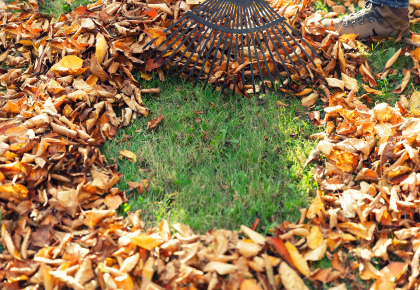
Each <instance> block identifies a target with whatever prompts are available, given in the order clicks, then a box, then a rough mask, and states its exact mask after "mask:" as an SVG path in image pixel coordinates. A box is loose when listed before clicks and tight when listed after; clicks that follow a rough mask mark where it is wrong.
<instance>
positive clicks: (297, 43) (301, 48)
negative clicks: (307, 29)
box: [280, 24, 319, 73]
mask: <svg viewBox="0 0 420 290" xmlns="http://www.w3.org/2000/svg"><path fill="white" fill-rule="evenodd" d="M280 27H282V28H283V30H284V31H286V33H287V35H289V37H291V38H293V36H292V35H291V34H290V32H289V31H288V30H287V29H286V28H284V27H283V26H282V25H281V24H280ZM294 42H295V43H296V45H297V46H299V48H300V50H301V51H302V52H303V54H304V55H305V56H306V57H307V58H308V60H310V61H311V62H312V63H313V64H314V65H315V66H316V64H315V63H314V61H313V59H312V58H311V57H310V56H309V54H308V53H307V52H306V50H305V49H304V48H303V47H302V45H301V44H300V43H299V42H297V41H294ZM308 47H309V48H310V49H311V50H312V51H314V52H315V50H313V48H312V47H310V46H308ZM315 54H316V55H318V54H317V53H316V52H315ZM296 56H297V57H298V58H299V60H300V62H302V60H301V58H300V57H299V55H298V54H296ZM318 56H319V55H318ZM304 66H305V68H306V65H304ZM306 71H307V72H308V73H309V71H308V69H307V68H306Z"/></svg>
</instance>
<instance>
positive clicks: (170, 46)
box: [147, 19, 194, 58]
mask: <svg viewBox="0 0 420 290" xmlns="http://www.w3.org/2000/svg"><path fill="white" fill-rule="evenodd" d="M183 20H187V21H185V22H184V23H182V25H180V26H179V27H178V28H177V29H176V30H175V31H174V32H173V33H171V34H170V35H168V36H167V37H166V39H170V38H171V37H172V36H173V35H175V33H177V32H178V31H179V30H180V29H181V28H182V27H184V26H185V25H186V24H188V23H190V22H191V23H190V25H189V26H188V27H187V28H186V29H185V30H184V31H183V32H182V33H181V34H180V35H181V36H178V38H177V39H176V40H175V41H174V42H172V43H171V44H170V45H168V48H167V49H166V50H165V51H164V52H166V51H168V49H170V48H172V45H174V43H176V42H177V41H178V39H179V38H180V37H182V35H184V34H185V33H186V32H187V31H188V30H189V29H190V28H191V27H192V26H193V25H194V20H189V19H183ZM156 39H158V37H156V38H154V39H153V40H152V41H150V42H149V43H148V44H147V45H149V44H151V43H152V42H154V41H155V40H156ZM165 42H166V41H165ZM163 43H164V42H162V43H161V44H160V45H159V46H157V47H155V48H154V49H153V50H152V51H150V52H149V53H148V54H147V56H148V57H149V56H150V55H152V54H153V53H154V52H155V51H156V50H158V49H159V47H160V46H161V45H162V44H163ZM157 58H160V56H159V57H157Z"/></svg>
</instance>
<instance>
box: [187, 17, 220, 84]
mask: <svg viewBox="0 0 420 290" xmlns="http://www.w3.org/2000/svg"><path fill="white" fill-rule="evenodd" d="M220 12H221V11H220ZM220 12H219V13H217V14H216V15H215V16H214V17H213V18H214V19H212V21H216V18H217V20H219V16H220V17H223V15H224V13H220ZM209 28H210V27H208V28H207V30H208V29H209ZM206 33H207V31H206ZM206 33H204V34H203V35H202V36H201V39H200V40H199V41H198V42H199V43H200V42H201V41H202V39H203V38H204V37H205V35H206ZM208 40H209V38H207V41H208ZM207 41H206V44H207ZM197 48H198V46H196V47H195V48H194V50H193V52H195V50H196V49H197ZM203 51H204V46H203V49H202V50H201V51H200V54H199V56H198V57H197V59H196V60H195V62H194V65H193V67H192V69H191V71H190V73H189V75H188V77H187V78H186V80H185V81H187V80H188V79H189V78H190V77H191V75H192V73H193V72H194V70H195V67H196V65H197V63H198V60H199V59H200V57H201V55H202V54H203ZM191 57H192V54H191V55H190V58H189V59H188V61H187V62H186V63H185V65H184V67H183V68H182V70H181V71H180V73H179V74H181V73H182V72H183V71H184V69H185V68H186V67H187V65H188V64H189V62H190V59H191ZM204 64H205V63H203V66H202V67H204Z"/></svg>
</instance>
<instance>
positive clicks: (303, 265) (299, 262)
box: [284, 241, 310, 276]
mask: <svg viewBox="0 0 420 290" xmlns="http://www.w3.org/2000/svg"><path fill="white" fill-rule="evenodd" d="M284 245H285V246H286V249H287V251H289V254H290V256H291V257H292V261H293V264H294V265H295V267H296V269H298V270H299V272H301V273H302V274H303V275H305V276H307V275H309V272H310V271H309V267H308V263H307V262H306V260H305V259H304V258H303V257H302V255H301V254H300V253H299V251H298V249H296V247H295V246H293V245H292V244H291V243H290V242H289V241H287V242H286V243H285V244H284Z"/></svg>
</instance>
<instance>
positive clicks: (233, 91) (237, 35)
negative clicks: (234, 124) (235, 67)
mask: <svg viewBox="0 0 420 290" xmlns="http://www.w3.org/2000/svg"><path fill="white" fill-rule="evenodd" d="M241 15H242V14H241V10H240V9H237V16H238V18H237V19H236V29H238V28H239V19H240V17H241ZM238 40H239V34H235V53H234V55H235V58H234V60H233V61H235V62H236V61H237V59H238ZM235 88H236V74H235V75H234V77H233V90H232V96H234V95H235Z"/></svg>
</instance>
